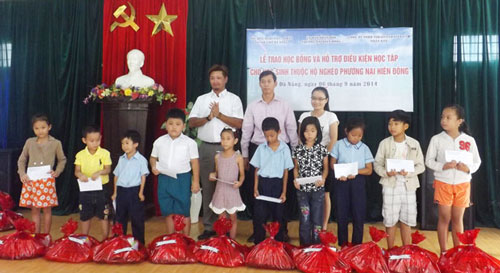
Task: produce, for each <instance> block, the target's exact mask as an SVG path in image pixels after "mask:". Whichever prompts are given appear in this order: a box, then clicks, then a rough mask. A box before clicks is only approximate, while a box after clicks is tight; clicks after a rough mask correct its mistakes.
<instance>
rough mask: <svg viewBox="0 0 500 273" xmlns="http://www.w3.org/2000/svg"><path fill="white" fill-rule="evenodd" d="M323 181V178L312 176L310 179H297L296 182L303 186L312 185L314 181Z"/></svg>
mask: <svg viewBox="0 0 500 273" xmlns="http://www.w3.org/2000/svg"><path fill="white" fill-rule="evenodd" d="M321 179H323V176H321V175H318V176H312V177H302V178H297V182H298V183H299V184H300V185H305V184H314V183H316V181H318V180H321Z"/></svg>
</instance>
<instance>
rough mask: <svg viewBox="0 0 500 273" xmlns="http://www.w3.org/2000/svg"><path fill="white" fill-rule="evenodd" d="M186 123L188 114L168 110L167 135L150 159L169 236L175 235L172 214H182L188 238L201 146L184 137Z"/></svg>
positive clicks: (161, 138)
mask: <svg viewBox="0 0 500 273" xmlns="http://www.w3.org/2000/svg"><path fill="white" fill-rule="evenodd" d="M185 120H186V114H184V112H183V111H182V110H180V109H177V108H174V109H171V110H170V111H168V113H167V121H166V123H167V131H168V134H166V135H163V136H161V137H159V138H158V139H156V140H155V142H154V143H153V151H152V152H151V158H150V159H149V163H150V164H151V171H152V173H153V174H154V175H158V203H159V204H160V209H161V214H162V215H164V216H166V223H167V232H168V233H169V234H170V233H173V232H174V222H173V219H172V215H173V214H181V215H184V216H185V217H186V219H185V224H186V226H185V227H184V230H183V233H184V234H185V235H189V232H190V227H191V219H190V218H189V216H190V212H189V210H190V207H191V193H197V192H198V191H199V190H200V182H199V173H200V168H199V163H198V146H197V144H196V142H195V141H194V140H192V139H191V138H189V137H187V136H185V135H184V134H182V131H183V130H184V128H185V122H184V121H185ZM191 170H192V174H191ZM191 178H192V183H191Z"/></svg>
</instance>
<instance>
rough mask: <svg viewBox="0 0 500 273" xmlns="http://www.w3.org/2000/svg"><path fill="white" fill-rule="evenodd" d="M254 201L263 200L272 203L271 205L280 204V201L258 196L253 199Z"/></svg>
mask: <svg viewBox="0 0 500 273" xmlns="http://www.w3.org/2000/svg"><path fill="white" fill-rule="evenodd" d="M255 199H258V200H264V201H268V202H273V203H281V199H279V198H274V197H269V196H265V195H259V196H257V197H255Z"/></svg>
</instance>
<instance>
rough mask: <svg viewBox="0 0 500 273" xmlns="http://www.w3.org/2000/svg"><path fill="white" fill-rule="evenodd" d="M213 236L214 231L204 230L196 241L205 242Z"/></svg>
mask: <svg viewBox="0 0 500 273" xmlns="http://www.w3.org/2000/svg"><path fill="white" fill-rule="evenodd" d="M213 236H215V231H213V230H205V231H203V233H202V234H200V236H198V240H205V239H208V238H210V237H213Z"/></svg>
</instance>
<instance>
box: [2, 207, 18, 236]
mask: <svg viewBox="0 0 500 273" xmlns="http://www.w3.org/2000/svg"><path fill="white" fill-rule="evenodd" d="M21 218H23V215H22V214H20V213H16V212H13V211H10V210H2V211H0V231H7V230H11V229H14V221H16V220H17V219H21Z"/></svg>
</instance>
